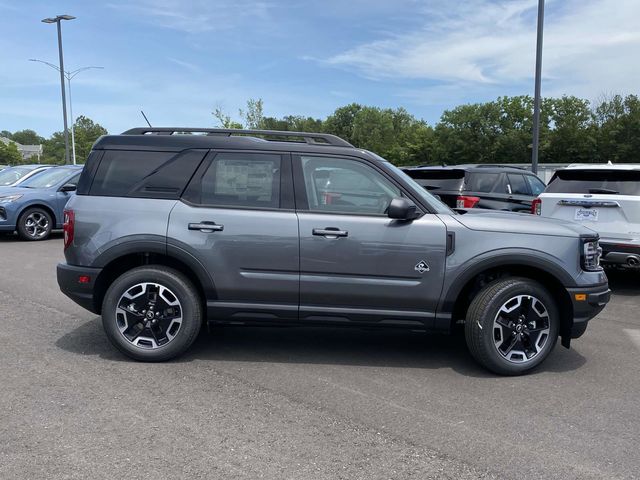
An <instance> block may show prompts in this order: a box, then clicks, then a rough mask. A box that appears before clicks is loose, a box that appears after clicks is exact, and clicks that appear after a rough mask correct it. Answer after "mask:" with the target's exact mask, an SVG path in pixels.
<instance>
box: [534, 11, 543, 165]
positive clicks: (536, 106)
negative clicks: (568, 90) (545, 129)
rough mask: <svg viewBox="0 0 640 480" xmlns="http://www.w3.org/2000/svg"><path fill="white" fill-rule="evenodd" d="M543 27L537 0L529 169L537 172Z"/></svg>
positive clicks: (541, 13) (541, 12)
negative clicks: (534, 76) (531, 138)
mask: <svg viewBox="0 0 640 480" xmlns="http://www.w3.org/2000/svg"><path fill="white" fill-rule="evenodd" d="M543 28H544V0H538V32H537V42H536V80H535V93H534V97H533V145H532V149H531V171H532V172H533V173H538V148H539V145H540V103H541V102H542V100H541V98H540V86H541V83H542V33H543Z"/></svg>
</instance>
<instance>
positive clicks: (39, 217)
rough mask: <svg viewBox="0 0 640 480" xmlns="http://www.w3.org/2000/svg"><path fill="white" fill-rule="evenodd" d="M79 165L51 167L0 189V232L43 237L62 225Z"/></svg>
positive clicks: (31, 237) (24, 238)
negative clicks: (16, 183)
mask: <svg viewBox="0 0 640 480" xmlns="http://www.w3.org/2000/svg"><path fill="white" fill-rule="evenodd" d="M81 170H82V166H64V167H53V168H49V169H47V170H46V171H44V172H42V173H40V174H38V175H35V176H32V177H31V178H29V179H27V180H25V181H24V182H22V183H20V185H19V186H17V187H4V188H0V232H14V231H16V230H17V231H18V235H19V236H20V238H22V239H23V240H45V239H46V238H49V235H50V234H51V230H53V229H55V228H62V219H63V215H62V212H63V210H64V206H65V205H66V203H67V200H69V198H71V197H72V196H73V194H74V192H75V190H76V185H77V183H78V179H79V178H80V171H81Z"/></svg>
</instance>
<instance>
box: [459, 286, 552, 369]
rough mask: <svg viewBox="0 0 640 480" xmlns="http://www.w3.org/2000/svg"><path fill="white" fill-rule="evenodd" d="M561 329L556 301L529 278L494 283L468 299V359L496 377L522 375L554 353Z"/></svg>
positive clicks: (466, 333)
mask: <svg viewBox="0 0 640 480" xmlns="http://www.w3.org/2000/svg"><path fill="white" fill-rule="evenodd" d="M559 327H560V313H559V310H558V307H557V305H556V302H555V300H554V299H553V297H552V296H551V295H550V294H549V292H548V291H547V290H546V289H545V288H544V287H543V286H542V285H540V284H539V283H538V282H536V281H534V280H530V279H528V278H507V279H502V280H496V281H495V282H492V283H490V284H489V285H487V286H485V287H484V288H483V289H482V290H481V291H480V292H479V293H478V294H477V295H476V297H475V298H474V299H473V300H472V302H471V305H470V306H469V310H468V312H467V318H466V321H465V338H466V341H467V346H468V347H469V350H470V352H471V355H473V357H474V358H475V359H476V360H477V361H478V362H479V363H480V364H481V365H483V366H484V367H485V368H487V369H489V370H491V371H492V372H494V373H497V374H500V375H521V374H523V373H525V372H528V371H530V370H531V369H533V368H535V367H537V366H538V365H540V364H541V363H542V362H543V361H544V360H545V359H546V358H547V357H548V356H549V354H550V353H551V352H552V351H553V348H554V347H555V344H556V341H557V340H558V332H559Z"/></svg>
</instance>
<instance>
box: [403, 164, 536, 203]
mask: <svg viewBox="0 0 640 480" xmlns="http://www.w3.org/2000/svg"><path fill="white" fill-rule="evenodd" d="M403 171H404V172H405V173H406V174H407V175H409V176H410V177H411V178H413V179H414V180H415V181H416V182H417V183H418V184H420V185H422V186H423V187H424V188H426V189H427V190H429V191H430V192H431V193H433V194H435V195H437V196H438V197H439V198H440V200H442V201H443V202H444V203H446V204H447V205H448V206H450V207H451V208H486V209H491V210H509V211H512V212H527V213H528V212H530V211H531V203H532V202H533V199H534V198H536V196H538V194H540V193H541V192H542V191H543V190H544V187H545V185H544V182H543V181H542V180H540V179H539V178H538V177H537V176H536V175H534V174H533V173H531V172H530V171H527V170H524V169H521V168H517V167H504V166H499V165H456V166H451V167H408V168H403Z"/></svg>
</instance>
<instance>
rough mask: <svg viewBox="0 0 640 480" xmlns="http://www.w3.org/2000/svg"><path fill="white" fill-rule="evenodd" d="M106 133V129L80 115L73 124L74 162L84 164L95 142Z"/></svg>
mask: <svg viewBox="0 0 640 480" xmlns="http://www.w3.org/2000/svg"><path fill="white" fill-rule="evenodd" d="M107 133H108V132H107V129H106V128H104V127H103V126H102V125H100V124H99V123H96V122H94V121H93V120H91V119H90V118H88V117H85V116H82V115H80V116H79V117H78V118H77V119H76V123H75V124H74V135H75V141H76V162H77V163H84V162H85V161H86V160H87V157H88V156H89V152H90V151H91V148H92V147H93V144H94V143H95V142H96V140H97V139H98V138H99V137H101V136H102V135H107Z"/></svg>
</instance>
